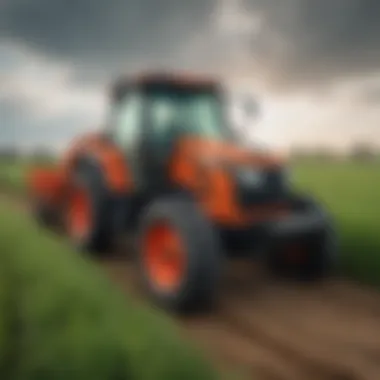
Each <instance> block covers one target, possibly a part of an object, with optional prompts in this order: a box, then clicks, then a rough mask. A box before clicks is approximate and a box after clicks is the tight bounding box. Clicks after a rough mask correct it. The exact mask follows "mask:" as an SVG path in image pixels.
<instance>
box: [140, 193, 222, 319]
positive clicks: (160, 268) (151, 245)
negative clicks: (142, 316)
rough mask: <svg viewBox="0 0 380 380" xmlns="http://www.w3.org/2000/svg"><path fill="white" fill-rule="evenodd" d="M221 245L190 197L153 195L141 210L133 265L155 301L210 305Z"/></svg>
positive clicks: (178, 306)
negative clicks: (136, 251) (153, 198)
mask: <svg viewBox="0 0 380 380" xmlns="http://www.w3.org/2000/svg"><path fill="white" fill-rule="evenodd" d="M221 264H222V250H221V247H220V244H219V237H218V236H217V234H216V233H215V231H214V229H213V226H212V225H211V223H210V222H209V221H208V220H207V218H206V217H205V216H203V215H202V213H201V212H200V211H199V210H198V208H197V206H196V205H195V204H194V203H193V202H191V201H190V200H187V199H183V198H181V197H178V198H176V197H173V198H168V199H164V200H158V201H156V202H154V203H153V204H151V205H150V206H148V208H147V210H146V212H144V214H143V215H142V220H141V225H140V232H139V246H138V267H139V271H140V274H141V278H142V280H143V284H144V286H145V288H146V290H147V292H148V294H149V295H150V296H151V297H152V298H153V300H154V301H155V302H156V303H158V304H159V305H160V306H161V307H163V308H165V309H167V310H170V311H174V312H180V313H182V312H194V311H199V310H201V309H204V308H208V307H210V306H212V304H213V303H214V301H215V299H216V295H217V291H218V288H219V279H220V274H221Z"/></svg>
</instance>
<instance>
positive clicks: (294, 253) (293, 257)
mask: <svg viewBox="0 0 380 380" xmlns="http://www.w3.org/2000/svg"><path fill="white" fill-rule="evenodd" d="M283 255H284V257H285V260H286V262H287V263H288V264H290V265H301V264H304V263H305V262H306V260H307V258H308V256H309V255H310V252H309V250H308V247H307V244H305V243H304V242H299V241H292V242H289V243H287V244H286V245H285V247H284V249H283Z"/></svg>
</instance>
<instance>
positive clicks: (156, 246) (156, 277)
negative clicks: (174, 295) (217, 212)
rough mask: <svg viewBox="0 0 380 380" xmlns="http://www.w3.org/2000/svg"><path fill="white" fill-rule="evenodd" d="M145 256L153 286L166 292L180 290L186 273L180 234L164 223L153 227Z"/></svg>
mask: <svg viewBox="0 0 380 380" xmlns="http://www.w3.org/2000/svg"><path fill="white" fill-rule="evenodd" d="M143 254H144V261H145V265H146V268H147V271H148V275H149V278H150V280H151V281H152V282H153V284H154V285H155V286H156V287H158V288H159V289H160V290H163V291H166V292H167V291H174V290H176V289H178V287H179V286H180V284H181V281H182V278H183V275H184V272H185V250H184V247H183V245H182V242H181V238H180V236H179V234H178V232H177V231H176V230H175V229H174V228H173V227H172V226H170V225H169V224H167V223H163V222H160V223H157V224H155V225H153V226H151V227H150V228H149V229H148V231H147V233H146V236H145V248H144V253H143Z"/></svg>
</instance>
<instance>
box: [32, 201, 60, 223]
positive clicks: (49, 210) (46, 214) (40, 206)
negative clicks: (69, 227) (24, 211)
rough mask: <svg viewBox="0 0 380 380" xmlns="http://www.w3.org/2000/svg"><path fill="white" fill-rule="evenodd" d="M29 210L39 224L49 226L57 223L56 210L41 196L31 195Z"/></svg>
mask: <svg viewBox="0 0 380 380" xmlns="http://www.w3.org/2000/svg"><path fill="white" fill-rule="evenodd" d="M31 212H32V215H33V217H34V219H35V220H36V221H37V223H38V224H39V225H40V226H43V227H48V228H50V227H54V226H55V225H56V224H57V223H58V217H57V212H56V211H55V210H54V209H53V207H52V206H51V205H49V204H48V203H47V202H46V201H44V200H43V199H41V198H38V197H33V198H32V199H31Z"/></svg>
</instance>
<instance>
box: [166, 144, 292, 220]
mask: <svg viewBox="0 0 380 380" xmlns="http://www.w3.org/2000/svg"><path fill="white" fill-rule="evenodd" d="M282 163H283V162H282V160H281V159H279V158H275V157H273V156H267V155H264V154H254V153H251V152H249V151H246V150H245V149H241V148H239V147H237V146H235V145H230V144H226V143H221V142H217V141H205V140H200V139H195V138H189V139H185V140H183V141H181V142H180V143H179V145H178V146H177V149H176V151H175V152H174V155H173V157H172V160H171V165H170V173H171V174H170V175H171V177H172V179H173V180H174V181H175V182H176V183H177V184H179V185H180V186H181V187H184V188H187V189H189V190H190V191H191V192H192V193H193V194H195V195H196V198H197V200H198V202H199V203H200V205H201V206H202V208H203V210H204V211H205V213H206V214H207V215H208V216H209V217H210V218H211V220H213V221H215V222H217V223H219V224H222V225H228V226H233V227H243V226H245V225H249V224H252V223H254V222H259V221H264V220H268V219H272V218H278V217H280V216H282V215H285V214H286V213H287V207H286V205H284V204H271V206H270V207H268V206H266V205H262V206H255V207H254V208H253V209H251V210H250V209H242V208H241V207H240V206H239V205H238V202H237V199H236V192H235V185H234V181H233V179H232V178H231V176H230V175H229V173H228V170H226V168H227V167H228V165H234V164H243V165H251V166H252V167H258V168H261V169H264V168H274V167H276V166H281V165H282Z"/></svg>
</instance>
